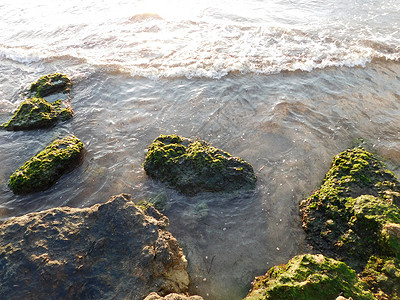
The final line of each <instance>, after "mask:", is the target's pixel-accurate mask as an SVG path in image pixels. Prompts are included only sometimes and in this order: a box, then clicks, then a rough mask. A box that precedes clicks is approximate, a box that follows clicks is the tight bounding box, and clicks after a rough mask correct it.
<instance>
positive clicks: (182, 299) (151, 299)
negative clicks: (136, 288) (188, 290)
mask: <svg viewBox="0 0 400 300" xmlns="http://www.w3.org/2000/svg"><path fill="white" fill-rule="evenodd" d="M144 300H203V297H200V296H185V295H183V294H176V293H173V294H168V295H166V296H165V297H161V296H160V295H158V294H157V293H151V294H150V295H148V296H147V297H146V298H144Z"/></svg>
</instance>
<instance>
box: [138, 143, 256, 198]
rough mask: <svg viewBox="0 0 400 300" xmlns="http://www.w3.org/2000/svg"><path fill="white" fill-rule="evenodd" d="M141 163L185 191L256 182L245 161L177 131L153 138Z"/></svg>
mask: <svg viewBox="0 0 400 300" xmlns="http://www.w3.org/2000/svg"><path fill="white" fill-rule="evenodd" d="M143 167H144V169H145V171H146V173H147V174H148V175H149V176H150V177H152V178H155V179H158V180H160V181H162V182H165V183H167V184H169V185H170V186H173V187H175V188H176V189H177V190H179V191H180V192H182V193H184V194H187V195H193V194H196V193H198V192H219V191H227V192H230V191H234V190H238V189H241V188H244V189H252V188H254V187H255V182H256V176H255V174H254V171H253V168H252V166H251V165H250V164H249V163H247V162H246V161H244V160H242V159H240V158H238V157H233V156H231V155H230V154H229V153H227V152H225V151H222V150H220V149H217V148H214V147H213V146H211V145H210V144H208V143H207V142H205V141H202V140H191V139H188V138H184V137H180V136H177V135H161V136H159V137H158V138H156V139H155V140H154V142H153V143H152V144H151V145H150V147H149V149H148V153H147V156H146V160H145V162H144V164H143Z"/></svg>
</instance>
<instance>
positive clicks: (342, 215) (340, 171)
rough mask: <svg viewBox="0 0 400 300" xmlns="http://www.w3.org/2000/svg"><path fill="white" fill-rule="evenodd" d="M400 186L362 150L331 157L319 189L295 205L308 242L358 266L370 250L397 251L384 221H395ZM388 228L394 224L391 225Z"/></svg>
mask: <svg viewBox="0 0 400 300" xmlns="http://www.w3.org/2000/svg"><path fill="white" fill-rule="evenodd" d="M399 196H400V186H399V182H398V180H397V179H396V178H395V176H394V175H393V173H392V172H390V171H389V170H387V169H386V168H385V167H384V165H383V164H382V163H381V162H380V161H379V160H377V159H376V158H375V157H374V155H373V154H371V153H369V152H367V151H366V150H364V149H360V148H355V149H350V150H347V151H344V152H342V153H340V154H338V155H337V156H335V157H334V159H333V162H332V167H331V169H330V170H329V171H328V173H327V174H326V176H325V179H324V180H323V182H322V185H321V187H320V189H319V190H317V191H315V192H314V193H313V195H311V196H310V197H309V198H308V199H306V200H304V201H302V202H301V204H300V211H301V213H302V215H303V227H304V229H305V230H306V232H307V237H308V240H309V242H310V244H311V245H312V246H313V247H314V248H315V249H316V250H318V251H321V252H322V253H324V254H325V255H327V256H330V257H335V258H340V259H342V260H344V261H346V262H347V263H348V264H349V265H350V266H352V267H353V268H355V269H356V270H362V269H363V267H364V266H365V264H366V262H367V261H368V259H369V257H370V256H371V255H394V256H396V255H397V256H399V255H400V251H399V247H398V243H397V242H398V240H397V241H396V238H395V235H394V234H391V232H392V231H393V230H392V231H390V230H389V229H390V228H389V227H388V224H400V210H399V207H398V203H399V199H400V197H399ZM392 227H393V226H392Z"/></svg>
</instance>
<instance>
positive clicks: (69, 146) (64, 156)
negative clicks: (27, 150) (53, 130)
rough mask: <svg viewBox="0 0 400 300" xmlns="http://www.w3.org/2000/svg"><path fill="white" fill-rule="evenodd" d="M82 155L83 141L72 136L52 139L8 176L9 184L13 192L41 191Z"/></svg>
mask: <svg viewBox="0 0 400 300" xmlns="http://www.w3.org/2000/svg"><path fill="white" fill-rule="evenodd" d="M82 155H83V143H82V142H81V141H80V140H79V139H78V138H76V137H74V136H68V137H66V138H63V139H59V140H56V141H54V142H53V143H52V144H50V145H49V146H47V147H46V148H45V149H44V150H43V151H41V152H40V153H39V154H37V155H36V156H34V157H32V158H31V159H30V160H28V161H27V162H26V163H25V164H24V165H23V166H22V167H20V168H19V169H17V170H16V171H15V172H14V173H13V174H12V175H11V177H10V180H9V186H10V187H11V189H12V190H13V192H14V193H15V194H26V193H30V192H37V191H43V190H46V189H48V188H49V187H50V186H52V185H53V184H54V183H55V182H56V181H57V180H58V179H59V178H60V177H61V176H62V175H63V174H65V173H67V172H69V171H71V170H72V169H74V168H75V167H76V166H77V165H78V164H79V162H80V160H81V158H82Z"/></svg>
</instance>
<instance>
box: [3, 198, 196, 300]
mask: <svg viewBox="0 0 400 300" xmlns="http://www.w3.org/2000/svg"><path fill="white" fill-rule="evenodd" d="M167 226H168V219H167V218H166V217H165V216H164V215H162V214H160V213H159V212H158V211H157V210H155V209H154V208H153V207H151V206H150V207H148V208H147V209H146V211H143V210H142V209H141V208H138V207H137V206H136V205H135V204H134V203H133V201H132V199H131V196H130V195H127V194H121V195H118V196H114V197H112V198H111V199H110V200H109V201H108V202H106V203H104V204H96V205H94V206H92V207H89V208H83V209H79V208H69V207H62V208H54V209H49V210H46V211H42V212H36V213H30V214H27V215H24V216H20V217H15V218H11V219H9V220H7V221H6V222H4V223H3V224H2V225H1V226H0V237H1V238H0V282H1V288H0V299H138V300H139V299H140V300H142V299H143V298H145V297H146V296H147V295H148V294H149V293H151V292H158V293H159V294H160V295H166V294H168V293H182V292H186V291H187V288H188V284H189V277H188V274H187V272H186V266H187V261H186V259H185V257H184V255H183V253H182V250H181V248H180V247H179V245H178V242H177V241H176V239H175V238H174V237H173V236H172V235H171V233H169V232H168V231H167Z"/></svg>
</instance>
